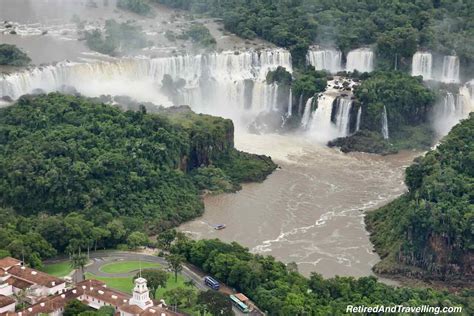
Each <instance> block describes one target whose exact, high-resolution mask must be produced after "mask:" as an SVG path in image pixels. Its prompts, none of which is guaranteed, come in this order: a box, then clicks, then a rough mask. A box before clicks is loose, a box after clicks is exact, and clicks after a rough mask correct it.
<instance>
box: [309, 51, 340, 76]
mask: <svg viewBox="0 0 474 316" xmlns="http://www.w3.org/2000/svg"><path fill="white" fill-rule="evenodd" d="M341 59H342V54H341V52H340V51H339V50H335V49H318V48H315V49H310V50H309V51H308V54H307V55H306V61H307V63H308V64H310V65H312V66H314V68H315V69H316V70H327V71H329V72H330V73H337V72H338V71H341V70H342V67H341Z"/></svg>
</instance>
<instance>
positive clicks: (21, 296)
mask: <svg viewBox="0 0 474 316" xmlns="http://www.w3.org/2000/svg"><path fill="white" fill-rule="evenodd" d="M28 295H29V288H28V289H25V290H19V291H18V292H16V293H14V294H13V296H14V297H15V300H16V305H17V307H18V308H19V309H24V308H25V307H26V306H27V303H28Z"/></svg>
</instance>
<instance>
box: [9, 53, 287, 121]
mask: <svg viewBox="0 0 474 316" xmlns="http://www.w3.org/2000/svg"><path fill="white" fill-rule="evenodd" d="M278 66H282V67H284V68H286V69H287V70H288V71H290V72H292V67H291V56H290V53H289V52H288V51H286V50H284V49H268V50H263V51H260V52H257V51H246V52H238V53H237V52H233V51H227V52H222V53H211V54H205V55H196V56H191V55H184V56H173V57H165V58H154V59H149V58H126V59H118V60H116V61H112V62H94V63H59V64H57V65H54V66H46V67H39V68H35V69H32V70H28V71H23V72H19V73H14V74H11V75H6V76H3V77H0V96H10V97H12V98H13V99H17V98H18V97H20V96H21V95H23V94H27V93H30V92H32V91H33V90H34V89H42V90H44V91H45V92H52V91H57V90H60V89H61V87H62V86H65V85H66V86H73V87H75V88H76V89H77V91H78V92H80V93H82V94H84V95H86V96H100V95H104V94H105V95H107V94H109V95H128V96H130V97H132V98H134V99H136V100H138V101H142V102H145V101H148V102H153V103H155V104H162V105H165V106H168V105H171V102H170V100H169V98H168V96H166V95H165V93H163V92H162V91H160V86H161V82H162V79H163V77H164V76H165V75H166V74H168V75H170V76H171V77H172V78H173V80H178V79H184V80H185V82H186V84H185V86H184V87H183V88H180V90H179V91H178V92H179V98H178V99H179V101H180V103H181V104H190V105H191V106H192V108H193V109H194V110H196V111H199V112H204V113H209V114H217V115H223V116H225V117H232V118H237V117H242V116H245V115H249V116H255V114H257V113H259V112H260V111H263V110H272V109H273V110H277V109H278V104H277V100H278V86H277V85H276V84H275V85H267V84H266V82H265V78H266V75H267V73H268V71H270V70H274V69H276V68H277V67H278ZM247 81H251V82H252V84H251V85H248V84H246V83H247ZM249 89H250V91H249ZM246 98H247V99H249V98H250V101H247V102H246V101H245V100H246ZM246 104H247V106H246ZM244 110H245V111H244Z"/></svg>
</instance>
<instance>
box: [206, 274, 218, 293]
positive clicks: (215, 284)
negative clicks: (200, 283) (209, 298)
mask: <svg viewBox="0 0 474 316" xmlns="http://www.w3.org/2000/svg"><path fill="white" fill-rule="evenodd" d="M204 284H206V285H207V286H209V287H210V288H211V289H213V290H216V291H217V290H219V287H220V285H219V282H217V281H216V280H215V279H213V278H211V277H210V276H207V277H205V278H204Z"/></svg>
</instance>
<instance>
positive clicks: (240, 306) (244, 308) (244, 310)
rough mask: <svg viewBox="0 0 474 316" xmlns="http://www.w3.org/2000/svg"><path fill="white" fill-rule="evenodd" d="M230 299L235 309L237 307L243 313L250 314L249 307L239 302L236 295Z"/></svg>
mask: <svg viewBox="0 0 474 316" xmlns="http://www.w3.org/2000/svg"><path fill="white" fill-rule="evenodd" d="M229 298H230V300H231V301H232V304H234V305H235V307H237V308H238V309H239V310H240V311H241V312H242V313H248V312H250V310H249V307H248V306H247V305H245V304H244V303H243V302H242V301H241V300H239V299H238V298H237V297H236V296H235V295H230V296H229Z"/></svg>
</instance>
